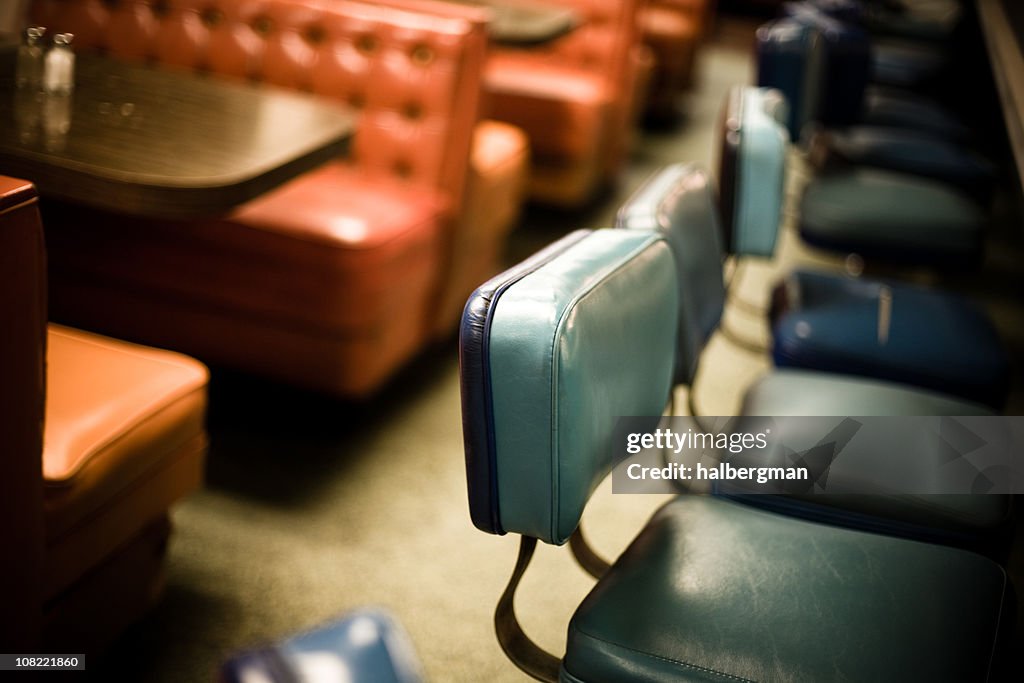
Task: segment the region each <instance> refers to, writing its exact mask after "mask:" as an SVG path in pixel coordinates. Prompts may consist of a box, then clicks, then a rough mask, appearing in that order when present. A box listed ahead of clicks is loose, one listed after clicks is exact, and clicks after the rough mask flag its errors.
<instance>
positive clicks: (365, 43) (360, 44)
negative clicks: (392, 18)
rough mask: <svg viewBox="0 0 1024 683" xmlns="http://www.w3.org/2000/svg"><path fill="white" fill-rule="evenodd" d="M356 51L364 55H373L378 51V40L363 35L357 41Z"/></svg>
mask: <svg viewBox="0 0 1024 683" xmlns="http://www.w3.org/2000/svg"><path fill="white" fill-rule="evenodd" d="M356 49H357V50H359V51H360V52H362V53H363V54H364V55H368V54H372V53H373V51H374V50H376V49H377V39H376V38H374V37H373V36H371V35H362V36H359V37H358V38H357V39H356Z"/></svg>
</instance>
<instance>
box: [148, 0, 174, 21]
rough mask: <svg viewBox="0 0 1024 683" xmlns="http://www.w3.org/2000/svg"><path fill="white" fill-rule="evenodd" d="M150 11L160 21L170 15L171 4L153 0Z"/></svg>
mask: <svg viewBox="0 0 1024 683" xmlns="http://www.w3.org/2000/svg"><path fill="white" fill-rule="evenodd" d="M151 9H152V11H153V16H154V17H157V18H158V19H162V18H163V17H166V16H167V15H168V14H170V13H171V3H170V2H168V0H154V2H153V4H152V5H151Z"/></svg>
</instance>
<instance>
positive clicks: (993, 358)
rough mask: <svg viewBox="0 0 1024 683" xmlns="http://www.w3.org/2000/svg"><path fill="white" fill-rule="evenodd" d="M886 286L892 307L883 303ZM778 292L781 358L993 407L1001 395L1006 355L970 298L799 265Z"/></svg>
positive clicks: (776, 351)
mask: <svg viewBox="0 0 1024 683" xmlns="http://www.w3.org/2000/svg"><path fill="white" fill-rule="evenodd" d="M883 288H884V291H885V293H886V295H887V296H888V297H890V298H889V299H888V301H889V302H890V303H888V304H887V305H889V306H891V308H890V309H889V313H886V312H884V311H880V307H881V306H882V304H881V303H880V297H881V296H882V292H883ZM775 300H776V301H778V302H780V303H781V305H780V307H779V308H780V310H779V314H778V315H777V316H776V317H775V318H774V319H773V320H772V323H771V324H772V337H773V352H772V353H773V357H774V360H775V364H776V365H778V366H783V367H785V366H789V367H801V368H806V369H813V370H822V371H825V372H837V373H844V374H852V375H863V376H866V377H875V378H878V379H884V380H889V381H893V382H900V383H904V384H911V385H915V386H920V387H924V388H927V389H931V390H933V391H937V392H942V393H947V394H952V395H955V396H960V397H963V398H965V399H967V400H970V401H974V402H978V403H984V404H986V405H989V406H992V407H994V408H997V409H998V408H999V407H1001V406H1002V405H1003V403H1004V401H1005V399H1006V393H1007V391H1008V389H1009V386H1008V382H1009V380H1008V378H1009V358H1008V357H1007V354H1006V351H1005V350H1004V349H1003V345H1002V343H1001V341H1000V339H999V335H998V333H997V332H996V329H995V327H994V326H993V325H992V322H991V321H990V320H989V318H988V317H987V316H986V315H985V314H984V313H983V312H982V311H981V310H980V309H979V308H977V307H976V306H974V305H973V304H972V303H971V302H969V301H968V300H967V299H964V298H962V297H959V296H956V295H953V294H949V293H942V292H937V291H934V290H929V289H924V288H921V287H915V286H912V285H907V284H901V283H894V282H886V283H883V282H880V281H874V280H867V279H860V278H850V277H844V276H841V275H835V274H832V273H823V272H813V271H796V272H794V273H791V274H790V275H789V276H788V277H786V279H785V280H784V281H783V282H781V283H780V284H779V285H778V286H777V288H776V296H775ZM883 318H884V319H883Z"/></svg>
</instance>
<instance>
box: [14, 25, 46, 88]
mask: <svg viewBox="0 0 1024 683" xmlns="http://www.w3.org/2000/svg"><path fill="white" fill-rule="evenodd" d="M45 33H46V28H45V27H43V26H29V27H28V28H27V29H25V34H24V36H23V38H22V41H21V45H19V46H18V62H17V66H16V68H15V79H14V80H15V83H16V84H17V86H18V87H19V88H29V89H33V90H38V89H39V88H41V87H42V85H43V59H44V52H43V34H45Z"/></svg>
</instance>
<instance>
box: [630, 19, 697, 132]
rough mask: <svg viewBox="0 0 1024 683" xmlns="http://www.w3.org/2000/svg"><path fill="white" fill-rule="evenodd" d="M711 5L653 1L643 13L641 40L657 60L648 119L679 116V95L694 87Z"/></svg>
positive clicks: (650, 94) (646, 110) (648, 104)
mask: <svg viewBox="0 0 1024 683" xmlns="http://www.w3.org/2000/svg"><path fill="white" fill-rule="evenodd" d="M708 5H709V3H708V1H707V0H651V1H649V2H647V3H646V4H645V5H644V6H643V7H642V8H641V9H640V15H639V23H640V35H641V39H642V40H643V43H644V45H645V46H647V47H648V48H649V49H650V51H651V53H652V55H653V57H654V71H653V73H652V74H651V81H650V87H649V89H648V91H647V101H646V103H645V104H644V110H645V113H646V115H647V116H649V117H655V118H661V119H669V118H672V117H674V116H676V115H677V114H678V112H677V110H676V107H677V101H678V99H679V95H680V93H682V92H683V91H685V90H686V89H687V88H689V87H690V86H691V85H692V83H693V73H694V66H695V64H696V61H697V54H698V51H699V47H700V40H701V37H702V35H703V34H704V32H705V30H706V29H707V23H708V19H709V17H708V14H709V7H708Z"/></svg>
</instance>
